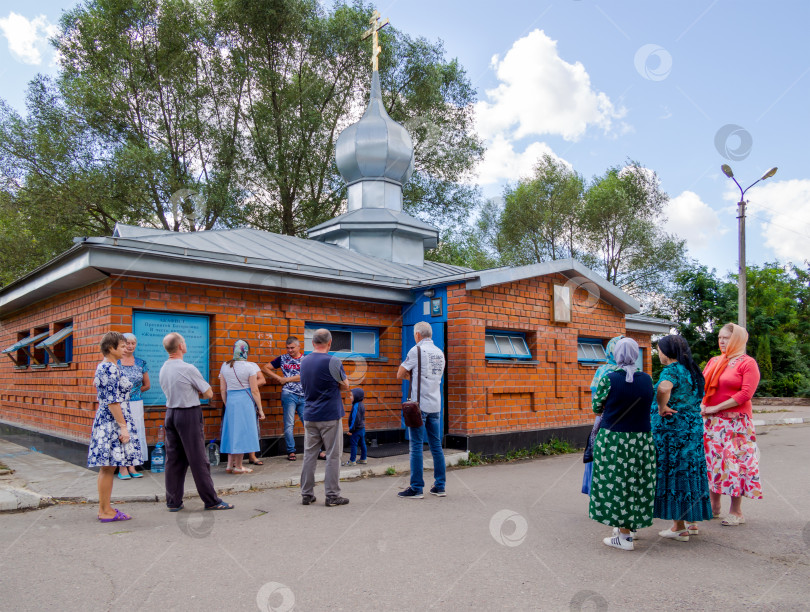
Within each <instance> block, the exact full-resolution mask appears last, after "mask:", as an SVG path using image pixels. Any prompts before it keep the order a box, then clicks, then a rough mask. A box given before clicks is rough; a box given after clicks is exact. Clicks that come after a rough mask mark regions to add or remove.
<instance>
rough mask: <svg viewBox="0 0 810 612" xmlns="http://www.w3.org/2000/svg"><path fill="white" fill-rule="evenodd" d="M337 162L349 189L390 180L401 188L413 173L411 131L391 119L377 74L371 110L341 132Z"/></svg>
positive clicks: (369, 104) (373, 86)
mask: <svg viewBox="0 0 810 612" xmlns="http://www.w3.org/2000/svg"><path fill="white" fill-rule="evenodd" d="M335 161H336V162H337V167H338V170H339V171H340V174H341V176H343V179H344V180H345V181H346V183H347V184H348V185H349V186H350V187H351V185H352V184H353V183H356V182H358V181H363V180H371V181H373V180H379V181H386V182H389V181H390V182H393V183H395V184H397V185H399V186H400V187H401V186H402V185H404V184H405V183H406V182H408V179H409V178H410V177H411V174H413V141H412V140H411V136H410V134H408V131H407V130H406V129H405V128H404V127H403V126H402V125H400V124H399V123H397V122H396V121H394V120H393V119H391V117H389V116H388V113H387V112H386V110H385V106H384V104H383V100H382V90H381V88H380V75H379V73H378V72H377V71H374V73H373V74H372V79H371V96H370V98H369V103H368V108H366V112H365V113H364V114H363V117H362V118H361V119H360V121H358V122H357V123H353V124H352V125H350V126H349V127H347V128H346V129H344V130H343V132H341V134H340V136H339V137H338V140H337V144H336V146H335Z"/></svg>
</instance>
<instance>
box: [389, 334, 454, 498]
mask: <svg viewBox="0 0 810 612" xmlns="http://www.w3.org/2000/svg"><path fill="white" fill-rule="evenodd" d="M413 337H414V339H415V340H416V346H414V347H413V348H412V349H411V350H410V351H408V356H407V358H406V359H405V361H404V362H403V363H402V365H401V366H399V370H397V378H399V379H409V380H410V381H411V387H412V388H411V399H412V400H415V399H417V389H419V385H420V379H421V389H419V390H418V395H419V398H418V399H419V408H420V410H421V411H422V421H424V425H423V426H422V427H409V428H408V437H409V438H410V442H411V445H410V446H411V484H410V486H409V487H408V488H407V489H405V490H404V491H400V492H399V493H397V495H399V497H402V498H405V499H422V498H423V497H424V495H423V494H422V490H423V489H424V487H425V479H424V476H423V466H422V464H423V456H422V449H423V444H424V440H425V435H427V441H428V445H429V446H430V453H431V455H433V477H434V480H435V483H434V485H433V488H431V489H430V493H431V494H432V495H436V496H438V497H444V496H445V495H447V493H445V489H444V487H445V480H446V477H445V473H446V466H445V463H444V453H443V452H442V432H441V414H442V396H441V387H440V385H441V382H442V375H443V373H444V366H445V359H444V353H442V351H441V349H439V348H438V347H437V346H436V345H435V344H433V329H432V328H431V327H430V323H427V322H426V321H420V322H419V323H417V324H416V325H414V328H413ZM420 353H421V363H422V367H421V370H422V375H421V377H419V374H418V370H419V361H420V355H419V354H420Z"/></svg>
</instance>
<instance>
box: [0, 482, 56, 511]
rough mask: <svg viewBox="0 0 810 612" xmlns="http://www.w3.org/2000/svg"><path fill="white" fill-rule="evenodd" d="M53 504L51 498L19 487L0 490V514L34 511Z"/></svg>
mask: <svg viewBox="0 0 810 612" xmlns="http://www.w3.org/2000/svg"><path fill="white" fill-rule="evenodd" d="M54 503H55V500H54V499H53V498H52V497H47V496H44V495H40V494H39V493H34V492H33V491H29V490H28V489H22V488H20V487H4V488H0V512H17V511H20V510H35V509H37V508H44V507H45V506H50V505H52V504H54Z"/></svg>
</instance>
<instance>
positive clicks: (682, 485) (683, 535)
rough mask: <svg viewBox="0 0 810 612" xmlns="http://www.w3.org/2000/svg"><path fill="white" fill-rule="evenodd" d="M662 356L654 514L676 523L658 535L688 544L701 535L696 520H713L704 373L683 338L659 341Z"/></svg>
mask: <svg viewBox="0 0 810 612" xmlns="http://www.w3.org/2000/svg"><path fill="white" fill-rule="evenodd" d="M658 358H659V359H660V360H661V365H663V366H664V369H663V370H662V371H661V376H660V377H659V379H658V384H657V385H656V401H654V402H653V404H652V410H651V412H652V433H653V439H654V440H655V448H656V451H657V455H658V456H657V477H656V488H655V511H654V516H655V518H660V519H667V520H671V521H672V526H671V527H669V528H668V529H665V530H664V531H661V532H659V534H658V535H660V536H661V537H663V538H670V539H673V540H677V541H679V542H688V541H689V536H690V535H697V534H698V533H699V531H698V527H697V525H695V524H694V522H695V521H708V520H709V519H710V518H711V517H712V509H711V504H710V503H709V481H708V480H707V478H706V456H705V455H704V453H703V418H702V417H701V416H700V401H701V399H702V398H703V384H704V382H703V374H702V373H701V371H700V368H698V366H697V364H695V362H694V360H693V359H692V351H691V350H690V349H689V344H688V343H687V342H686V340H685V339H684V338H683V336H664V337H663V338H661V340H659V341H658ZM684 521H688V522H689V523H690V525H688V526H687V525H686V524H685V522H684Z"/></svg>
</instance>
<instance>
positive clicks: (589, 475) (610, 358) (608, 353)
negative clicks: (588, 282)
mask: <svg viewBox="0 0 810 612" xmlns="http://www.w3.org/2000/svg"><path fill="white" fill-rule="evenodd" d="M622 338H624V336H622V335H618V336H616V337H615V338H611V339H610V340H608V343H607V346H605V358H606V363H604V364H602V365H600V366H599V367H598V368H596V372H594V375H593V378H592V379H591V402H593V398H594V396H595V395H596V388H597V387H598V386H599V381H600V380H602V378H604V376H605V375H606V374H607V373H608V372H613V371H615V370H616V368H617V366H616V359H615V357H614V355H613V350H614V349H615V348H616V343H617V342H618V341H619V340H621V339H622ZM601 422H602V415H597V417H596V420H595V421H594V424H593V429H592V430H591V436H590V438H589V440H588V448H586V449H585V450H586V453H585V454H586V456H587V455H590V459H588V458H587V457H586V459H585V460H586V463H585V473H584V475H583V476H582V492H583V493H584V494H585V495H590V494H591V480H592V479H593V447H592V444H593V442H594V440H595V437H596V434H597V433H598V432H599V427H600V426H601ZM589 450H590V452H588V451H589Z"/></svg>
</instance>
